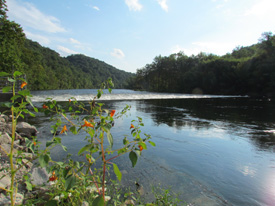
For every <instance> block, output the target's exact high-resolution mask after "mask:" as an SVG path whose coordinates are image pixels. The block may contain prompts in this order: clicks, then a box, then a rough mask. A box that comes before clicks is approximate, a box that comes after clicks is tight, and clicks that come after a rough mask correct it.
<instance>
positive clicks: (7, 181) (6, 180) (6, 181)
mask: <svg viewBox="0 0 275 206" xmlns="http://www.w3.org/2000/svg"><path fill="white" fill-rule="evenodd" d="M4 175H6V176H4ZM3 176H4V177H3ZM2 177H3V178H2ZM1 178H2V179H1ZM10 185H11V178H10V176H9V175H8V174H7V173H4V172H0V187H2V188H9V187H10ZM0 205H1V204H0Z"/></svg>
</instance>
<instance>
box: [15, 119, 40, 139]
mask: <svg viewBox="0 0 275 206" xmlns="http://www.w3.org/2000/svg"><path fill="white" fill-rule="evenodd" d="M16 132H18V133H19V134H20V135H21V136H22V137H28V138H32V136H36V134H37V129H36V128H35V127H34V126H32V125H30V124H29V123H26V122H18V123H17V125H16Z"/></svg>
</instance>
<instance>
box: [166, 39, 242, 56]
mask: <svg viewBox="0 0 275 206" xmlns="http://www.w3.org/2000/svg"><path fill="white" fill-rule="evenodd" d="M237 45H238V44H235V43H229V42H226V43H224V42H193V43H192V44H191V46H188V47H181V46H180V45H176V46H174V47H172V48H171V52H172V53H178V52H180V51H183V52H184V54H186V55H188V56H190V55H192V54H194V55H197V54H199V53H200V52H206V53H212V54H216V55H224V54H226V53H228V52H231V51H232V50H233V49H234V48H235V47H236V46H237Z"/></svg>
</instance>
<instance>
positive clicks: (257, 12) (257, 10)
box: [244, 0, 275, 18]
mask: <svg viewBox="0 0 275 206" xmlns="http://www.w3.org/2000/svg"><path fill="white" fill-rule="evenodd" d="M244 15H245V16H249V15H254V16H257V17H264V18H266V17H270V16H272V17H273V18H275V1H274V0H261V1H258V2H257V3H256V4H254V5H253V6H252V7H251V8H250V9H248V10H246V12H245V14H244Z"/></svg>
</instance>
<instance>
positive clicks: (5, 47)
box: [0, 0, 25, 72]
mask: <svg viewBox="0 0 275 206" xmlns="http://www.w3.org/2000/svg"><path fill="white" fill-rule="evenodd" d="M7 11H8V9H7V5H6V1H5V0H0V59H1V61H0V69H1V71H5V72H12V70H13V68H16V70H21V66H22V65H21V61H20V55H21V53H22V46H23V45H24V40H25V34H24V33H23V30H22V28H21V27H20V25H19V24H17V23H15V22H13V21H9V20H8V17H7Z"/></svg>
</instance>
